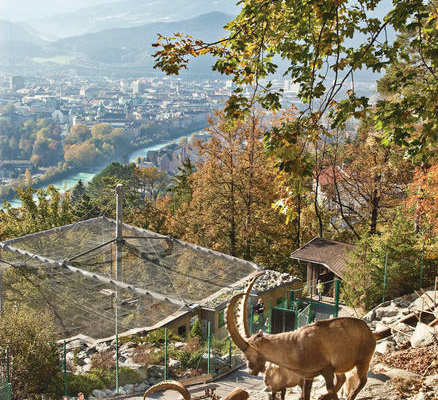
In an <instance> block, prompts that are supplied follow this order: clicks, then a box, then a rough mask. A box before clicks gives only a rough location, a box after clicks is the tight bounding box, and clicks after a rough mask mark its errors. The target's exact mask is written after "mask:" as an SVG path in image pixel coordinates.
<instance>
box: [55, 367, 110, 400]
mask: <svg viewBox="0 0 438 400" xmlns="http://www.w3.org/2000/svg"><path fill="white" fill-rule="evenodd" d="M67 387H68V394H69V395H70V396H76V395H77V394H78V393H79V392H82V393H84V395H85V396H88V395H90V393H91V391H92V390H94V389H104V388H105V387H106V385H104V382H102V380H101V379H100V377H99V376H98V375H96V374H95V373H94V372H87V373H85V374H82V375H68V376H67ZM48 394H49V395H50V396H53V397H61V396H62V395H63V394H64V375H63V374H61V373H59V374H57V375H56V376H55V377H53V379H52V381H51V383H50V385H49V389H48Z"/></svg>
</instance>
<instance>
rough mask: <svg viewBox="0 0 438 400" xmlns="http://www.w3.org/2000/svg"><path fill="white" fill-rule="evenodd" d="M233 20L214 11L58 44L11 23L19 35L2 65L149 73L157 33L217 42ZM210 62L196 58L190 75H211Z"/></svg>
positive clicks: (5, 50)
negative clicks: (179, 33) (126, 69)
mask: <svg viewBox="0 0 438 400" xmlns="http://www.w3.org/2000/svg"><path fill="white" fill-rule="evenodd" d="M231 19H232V16H231V15H228V14H224V13H220V12H212V13H209V14H205V15H201V16H198V17H196V18H192V19H187V20H184V21H178V22H156V23H152V24H145V25H142V26H137V27H133V28H119V29H109V30H105V31H100V32H97V33H92V34H85V35H80V36H74V37H70V38H66V39H61V40H58V41H56V42H47V41H43V40H41V39H39V38H36V37H34V36H33V35H31V34H30V33H27V32H26V31H25V30H23V29H21V28H20V27H19V26H18V25H17V24H12V25H11V26H13V32H16V33H17V35H15V34H11V35H9V37H8V39H10V40H9V41H4V42H3V43H2V46H1V48H0V57H1V58H0V64H3V65H4V66H5V65H6V66H8V67H9V68H12V67H13V66H15V65H17V66H26V67H30V66H32V67H34V68H38V69H44V65H47V66H50V68H58V69H65V68H67V67H69V68H76V67H77V66H81V67H83V66H86V67H87V68H106V67H109V68H127V67H128V68H131V67H138V68H141V69H142V70H143V71H144V72H145V73H148V72H152V71H153V70H152V67H153V58H152V57H151V55H152V54H153V53H154V52H155V49H154V48H153V47H152V43H154V42H156V40H157V33H161V34H163V35H173V33H175V32H182V33H185V34H191V35H193V36H194V37H199V38H201V39H204V40H206V41H209V40H217V38H221V37H224V36H225V30H224V29H223V26H224V25H225V24H226V23H227V22H228V21H229V20H231ZM0 29H1V25H0ZM20 29H21V31H20ZM11 32H12V28H11ZM20 35H21V36H20ZM19 36H20V37H21V38H22V39H23V40H22V41H18V40H14V39H17V37H19ZM56 58H58V59H64V61H63V62H62V63H60V64H59V65H58V66H57V64H56V63H57V60H56ZM65 60H68V61H65ZM211 62H212V59H211V58H210V57H202V58H200V59H196V60H194V62H193V63H191V65H190V70H189V73H194V74H199V73H202V74H210V73H211V68H210V65H211Z"/></svg>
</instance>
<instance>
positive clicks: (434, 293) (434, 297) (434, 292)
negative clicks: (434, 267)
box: [433, 276, 438, 304]
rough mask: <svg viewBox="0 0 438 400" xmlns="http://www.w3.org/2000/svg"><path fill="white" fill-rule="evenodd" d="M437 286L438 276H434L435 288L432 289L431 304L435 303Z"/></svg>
mask: <svg viewBox="0 0 438 400" xmlns="http://www.w3.org/2000/svg"><path fill="white" fill-rule="evenodd" d="M437 286H438V276H436V277H435V289H434V291H433V304H435V303H436V288H437Z"/></svg>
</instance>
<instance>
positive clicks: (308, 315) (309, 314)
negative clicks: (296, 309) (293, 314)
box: [307, 298, 313, 324]
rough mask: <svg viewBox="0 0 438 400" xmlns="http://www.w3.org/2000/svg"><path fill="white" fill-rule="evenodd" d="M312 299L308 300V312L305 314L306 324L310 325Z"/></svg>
mask: <svg viewBox="0 0 438 400" xmlns="http://www.w3.org/2000/svg"><path fill="white" fill-rule="evenodd" d="M312 307H313V306H312V298H310V303H309V312H308V313H307V323H308V324H310V323H312Z"/></svg>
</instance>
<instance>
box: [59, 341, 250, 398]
mask: <svg viewBox="0 0 438 400" xmlns="http://www.w3.org/2000/svg"><path fill="white" fill-rule="evenodd" d="M140 339H141V336H139V337H137V339H136V340H134V341H129V342H126V343H123V344H122V345H121V346H120V347H119V367H120V368H122V367H125V368H129V369H130V370H133V371H135V372H136V376H138V377H139V378H140V379H141V381H140V382H136V383H130V384H126V385H124V386H121V387H119V395H130V394H134V393H141V394H143V393H144V392H145V391H146V390H147V389H148V388H149V387H150V386H152V385H155V384H156V383H158V382H160V381H162V380H163V377H164V366H163V365H153V364H151V363H149V362H140V361H138V358H139V357H138V354H139V351H138V350H139V349H141V354H142V356H145V355H146V356H147V354H146V353H151V355H153V353H155V352H160V351H161V352H162V351H163V349H162V348H154V347H153V346H151V344H150V343H148V342H142V341H141V340H140ZM186 345H187V343H186V342H170V343H169V344H168V351H169V353H172V351H174V350H178V349H182V348H184V347H185V346H186ZM161 347H162V346H161ZM145 348H146V350H145ZM115 349H116V343H115V340H108V341H104V342H97V341H96V342H95V341H92V340H90V338H88V337H86V336H81V335H80V336H79V337H76V338H75V339H74V340H71V341H70V342H68V343H67V344H66V350H67V353H66V359H67V365H68V366H69V370H70V371H71V372H73V373H74V374H75V375H81V374H84V373H87V372H93V371H92V370H93V368H96V363H99V362H100V364H102V363H106V364H107V365H115V357H116V356H115ZM212 357H214V356H213V355H212ZM207 358H208V357H207V355H205V354H204V356H203V357H202V358H201V360H200V363H199V368H201V369H203V368H204V369H206V366H207V363H208V361H207ZM96 360H99V361H97V362H96ZM136 360H137V362H136ZM242 361H243V360H242V356H241V355H240V354H233V355H232V357H231V367H235V366H236V365H241V364H242ZM214 363H215V364H214V365H215V367H216V369H217V370H219V372H221V371H222V372H224V371H225V370H228V369H229V366H228V363H229V360H228V355H225V356H222V357H215V358H214ZM180 366H181V363H180V361H179V360H176V359H173V358H171V357H169V359H168V371H169V373H171V372H172V373H173V372H175V371H179V370H180ZM97 368H99V365H97ZM194 372H195V371H194V370H193V369H191V370H190V369H189V370H185V371H184V372H183V373H182V374H181V375H180V376H178V378H179V379H184V378H189V377H191V376H193V374H194ZM115 394H116V393H115V390H114V389H104V390H100V389H94V390H93V391H92V393H91V395H90V396H89V397H88V399H89V400H94V399H103V398H106V397H109V396H113V395H115Z"/></svg>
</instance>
